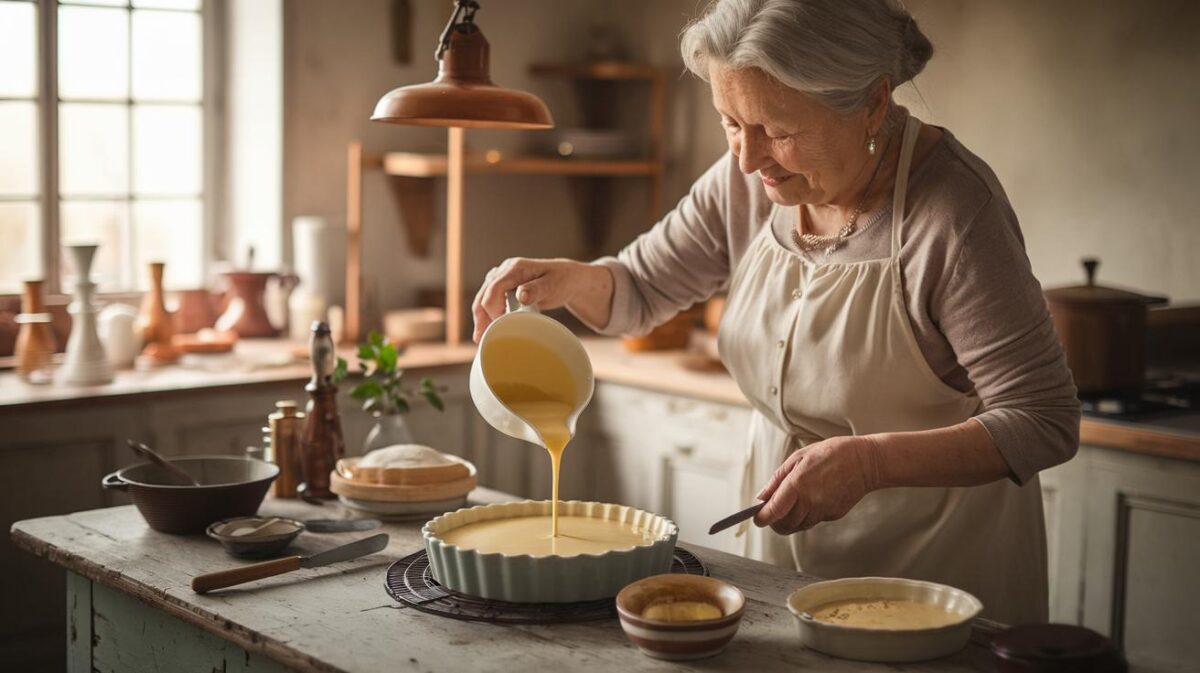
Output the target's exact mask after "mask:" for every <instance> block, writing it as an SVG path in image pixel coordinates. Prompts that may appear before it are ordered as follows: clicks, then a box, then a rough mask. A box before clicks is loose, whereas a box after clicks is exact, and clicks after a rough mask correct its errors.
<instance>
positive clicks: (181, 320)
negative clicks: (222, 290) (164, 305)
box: [174, 288, 217, 334]
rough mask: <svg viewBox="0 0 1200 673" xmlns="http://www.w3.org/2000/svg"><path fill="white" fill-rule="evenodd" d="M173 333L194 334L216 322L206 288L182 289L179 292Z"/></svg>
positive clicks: (210, 298)
mask: <svg viewBox="0 0 1200 673" xmlns="http://www.w3.org/2000/svg"><path fill="white" fill-rule="evenodd" d="M174 317H175V333H176V334H195V333H196V332H199V331H200V330H202V329H205V328H206V327H212V326H213V325H215V324H216V322H217V311H216V309H215V307H214V306H213V297H212V294H211V293H210V292H209V291H208V290H206V289H203V288H201V289H198V290H183V291H182V292H180V293H179V308H178V309H177V310H176V311H175V314H174Z"/></svg>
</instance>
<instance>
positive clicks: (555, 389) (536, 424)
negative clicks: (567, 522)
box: [483, 337, 577, 536]
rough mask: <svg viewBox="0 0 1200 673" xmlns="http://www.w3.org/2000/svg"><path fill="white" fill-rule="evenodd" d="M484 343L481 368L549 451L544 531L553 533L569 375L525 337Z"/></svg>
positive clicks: (571, 405)
mask: <svg viewBox="0 0 1200 673" xmlns="http://www.w3.org/2000/svg"><path fill="white" fill-rule="evenodd" d="M484 347H485V349H486V350H485V352H484V360H483V374H484V377H485V378H487V381H488V385H489V386H491V389H492V392H494V393H495V394H496V397H498V398H499V399H500V401H501V402H503V403H504V404H505V406H507V407H508V408H509V409H511V410H512V411H513V413H514V414H516V415H518V416H520V417H521V418H523V419H525V421H526V422H528V423H529V424H530V425H531V426H533V429H534V430H537V432H538V434H539V435H540V436H541V438H542V443H543V444H544V445H545V446H546V450H547V451H548V452H549V453H550V473H551V479H552V480H553V481H552V483H551V487H550V498H551V500H550V502H551V505H550V535H551V536H558V535H559V517H558V474H559V469H560V467H561V465H562V455H563V451H564V450H565V449H566V448H567V442H569V441H570V440H571V429H570V427H569V426H568V424H567V423H568V420H569V419H570V415H571V412H572V411H574V409H575V405H576V403H577V400H576V399H575V397H576V396H575V390H576V385H575V380H574V379H573V378H572V377H571V370H570V369H569V368H568V367H567V363H565V362H563V361H562V358H560V357H558V355H557V354H556V353H554V351H551V350H550V349H549V348H546V347H545V346H543V345H541V344H539V343H538V342H536V341H533V340H531V339H523V338H521V337H496V338H492V339H489V340H487V341H486V342H485V345H484Z"/></svg>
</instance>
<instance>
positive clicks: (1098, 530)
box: [1084, 449, 1200, 670]
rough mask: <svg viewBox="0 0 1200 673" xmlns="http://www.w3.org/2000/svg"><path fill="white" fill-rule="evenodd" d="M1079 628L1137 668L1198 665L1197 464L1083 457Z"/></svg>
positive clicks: (1097, 454) (1113, 455) (1097, 453)
mask: <svg viewBox="0 0 1200 673" xmlns="http://www.w3.org/2000/svg"><path fill="white" fill-rule="evenodd" d="M1088 453H1089V454H1091V455H1090V457H1091V460H1090V461H1089V464H1090V470H1089V477H1090V478H1089V480H1088V525H1087V547H1086V548H1087V555H1086V571H1085V583H1086V584H1085V595H1084V624H1085V625H1086V626H1088V627H1090V628H1093V629H1096V630H1098V631H1100V632H1102V633H1107V634H1109V635H1110V636H1111V637H1112V638H1113V639H1114V640H1115V641H1116V642H1117V643H1118V645H1120V646H1121V647H1123V648H1124V650H1125V652H1126V656H1128V658H1129V660H1130V663H1131V664H1133V665H1134V667H1135V668H1144V669H1146V670H1160V669H1170V670H1176V669H1177V670H1185V669H1186V667H1187V666H1192V665H1194V664H1195V662H1197V661H1200V640H1197V638H1196V624H1197V620H1196V614H1197V613H1196V606H1197V605H1198V604H1200V574H1197V572H1196V569H1197V568H1200V465H1196V464H1194V463H1188V462H1184V461H1178V460H1170V459H1165V458H1151V457H1147V456H1140V455H1135V454H1129V453H1122V452H1116V451H1108V450H1103V449H1089V451H1088Z"/></svg>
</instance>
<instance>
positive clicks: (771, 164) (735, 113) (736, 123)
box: [708, 62, 870, 206]
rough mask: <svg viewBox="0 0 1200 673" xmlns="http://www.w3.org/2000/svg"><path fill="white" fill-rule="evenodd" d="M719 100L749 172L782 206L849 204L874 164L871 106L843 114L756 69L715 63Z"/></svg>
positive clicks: (733, 145)
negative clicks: (870, 141)
mask: <svg viewBox="0 0 1200 673" xmlns="http://www.w3.org/2000/svg"><path fill="white" fill-rule="evenodd" d="M708 72H709V81H710V82H711V84H712V96H713V106H714V107H716V108H717V112H718V113H720V115H721V125H722V126H723V127H724V129H725V139H726V140H727V141H728V142H729V149H730V151H731V152H733V154H734V156H736V157H737V160H738V166H739V167H740V168H741V169H742V172H743V173H746V174H747V175H749V174H751V173H758V175H759V178H760V179H761V180H762V183H763V186H764V187H765V188H766V191H767V196H768V197H770V199H771V200H772V201H774V202H775V203H778V204H780V205H785V206H795V205H799V204H810V205H824V204H829V203H833V204H837V205H844V204H845V203H847V202H848V201H850V200H853V199H855V198H857V195H856V194H852V193H851V192H854V191H855V190H856V189H861V185H859V181H860V180H861V179H862V173H863V171H864V169H865V168H866V166H867V165H868V164H869V159H870V155H869V154H868V153H867V140H868V138H869V137H870V132H869V131H868V128H869V127H868V113H867V108H866V107H864V108H862V109H859V110H856V111H855V112H852V113H849V114H843V113H839V112H837V111H835V110H833V109H831V108H829V107H827V106H825V105H822V104H821V103H818V102H817V101H816V99H814V98H813V97H811V96H809V95H807V94H803V93H801V92H799V91H796V90H795V89H791V88H789V87H787V86H785V85H783V84H781V83H780V82H779V81H778V80H775V79H774V78H772V77H770V76H769V75H767V74H766V73H764V72H763V71H761V70H759V69H757V68H744V69H734V68H730V67H728V66H725V65H723V64H721V63H716V62H714V63H711V64H710V65H709V69H708Z"/></svg>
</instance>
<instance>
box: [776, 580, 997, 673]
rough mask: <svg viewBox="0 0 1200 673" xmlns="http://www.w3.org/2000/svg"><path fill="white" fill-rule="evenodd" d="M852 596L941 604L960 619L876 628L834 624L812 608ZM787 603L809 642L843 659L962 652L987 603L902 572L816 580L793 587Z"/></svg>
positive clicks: (906, 658) (897, 659)
mask: <svg viewBox="0 0 1200 673" xmlns="http://www.w3.org/2000/svg"><path fill="white" fill-rule="evenodd" d="M847 600H909V601H917V602H920V603H927V604H930V605H936V606H938V607H940V608H942V609H944V610H947V611H948V612H951V613H954V614H956V615H957V616H958V618H959V619H958V620H957V621H955V622H954V623H952V624H948V625H946V626H939V627H936V628H915V629H871V628H862V627H857V626H846V625H843V624H830V623H828V622H822V621H818V620H816V619H814V618H813V616H812V614H811V612H812V611H814V610H816V609H817V608H819V607H821V606H824V605H828V604H830V603H834V602H837V601H847ZM787 606H788V611H789V612H791V613H792V617H794V618H795V620H796V627H797V629H798V630H799V632H800V642H801V643H803V644H804V645H805V647H809V648H811V649H814V650H817V651H818V652H823V653H825V654H829V655H832V656H835V657H841V658H843V659H854V660H857V661H874V662H884V663H906V662H913V661H926V660H929V659H937V658H939V657H945V656H948V655H951V654H954V653H955V652H958V651H959V650H961V649H962V648H963V647H965V646H966V644H967V641H968V640H970V638H971V624H972V621H973V620H974V619H975V617H977V616H979V613H980V612H982V611H983V603H981V602H980V600H979V599H978V598H976V597H974V596H972V595H971V594H969V593H967V592H965V591H963V590H962V589H956V588H954V587H951V586H947V585H945V584H937V583H934V582H922V581H919V580H909V579H901V578H898V577H849V578H846V579H840V580H829V581H826V582H814V583H813V584H810V585H808V586H806V587H803V588H801V589H797V590H796V591H793V592H792V594H791V595H790V596H788V599H787Z"/></svg>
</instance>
